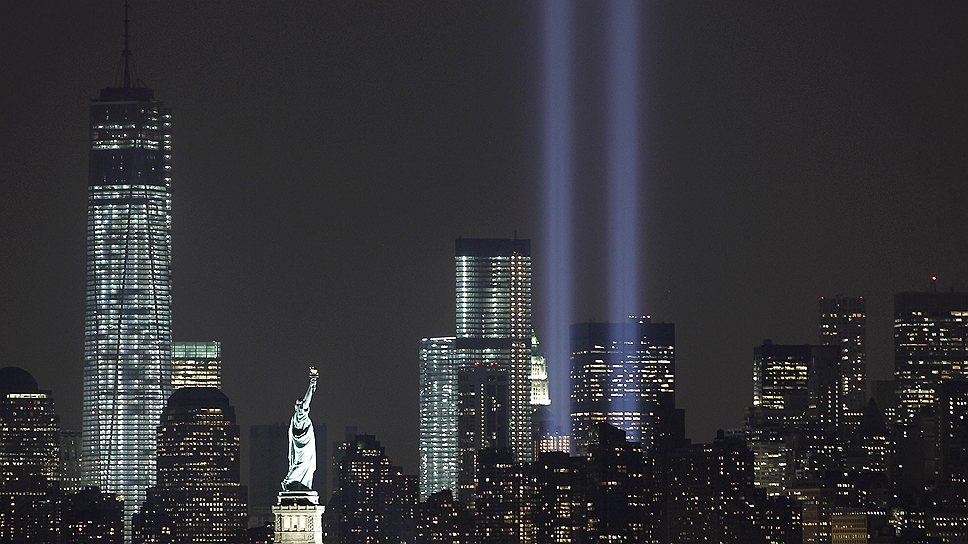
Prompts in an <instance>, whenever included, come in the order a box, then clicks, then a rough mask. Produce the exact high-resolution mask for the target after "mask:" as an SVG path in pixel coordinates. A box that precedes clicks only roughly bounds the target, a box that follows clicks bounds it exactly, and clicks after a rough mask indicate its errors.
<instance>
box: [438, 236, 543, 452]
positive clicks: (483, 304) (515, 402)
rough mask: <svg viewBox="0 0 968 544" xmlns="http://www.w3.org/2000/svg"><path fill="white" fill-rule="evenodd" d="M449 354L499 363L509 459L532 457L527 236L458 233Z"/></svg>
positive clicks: (463, 361) (467, 362) (463, 362)
mask: <svg viewBox="0 0 968 544" xmlns="http://www.w3.org/2000/svg"><path fill="white" fill-rule="evenodd" d="M454 264H455V273H456V274H455V275H456V282H457V300H456V310H457V311H456V313H457V316H456V329H457V330H456V333H457V334H456V336H457V338H456V339H455V340H454V350H455V355H456V357H457V359H458V366H459V368H464V367H467V366H471V365H474V364H480V363H486V364H499V365H502V366H503V367H505V368H507V371H508V376H509V406H508V408H509V409H508V420H509V421H508V429H509V433H510V435H509V443H510V449H511V451H512V452H513V454H514V460H515V462H518V463H527V462H529V461H531V457H532V434H531V425H532V417H531V416H532V411H533V410H532V406H531V331H532V326H531V241H530V240H516V239H514V240H511V239H468V238H458V239H457V243H456V251H455V258H454Z"/></svg>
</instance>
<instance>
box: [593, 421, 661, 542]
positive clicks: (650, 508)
mask: <svg viewBox="0 0 968 544" xmlns="http://www.w3.org/2000/svg"><path fill="white" fill-rule="evenodd" d="M643 453H644V452H643V450H642V445H641V444H639V443H637V442H629V441H627V440H626V434H625V431H623V430H621V429H619V428H617V427H614V426H612V425H609V424H606V423H599V424H598V425H596V426H594V427H592V429H591V433H590V436H589V441H588V446H587V454H586V458H587V461H586V462H587V465H586V466H587V471H588V472H587V473H588V479H589V486H588V490H587V500H588V507H589V512H588V531H589V533H588V536H589V538H590V539H591V540H590V541H591V542H629V543H631V542H643V543H648V542H655V541H656V539H657V538H658V535H656V534H655V531H656V527H657V526H658V521H657V519H656V517H655V515H656V512H655V510H654V503H653V501H652V498H651V496H650V491H651V486H650V482H649V472H650V469H649V467H648V465H647V462H646V457H645V456H644V455H643Z"/></svg>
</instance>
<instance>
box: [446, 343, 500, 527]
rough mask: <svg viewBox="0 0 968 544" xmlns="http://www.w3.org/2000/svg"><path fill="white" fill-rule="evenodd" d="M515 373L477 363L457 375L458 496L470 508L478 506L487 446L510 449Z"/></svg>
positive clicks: (498, 364) (492, 364)
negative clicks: (480, 462)
mask: <svg viewBox="0 0 968 544" xmlns="http://www.w3.org/2000/svg"><path fill="white" fill-rule="evenodd" d="M510 381H511V375H510V372H508V369H507V367H506V366H505V365H503V364H501V363H497V362H494V363H474V364H471V365H469V366H467V367H464V368H462V369H460V371H459V372H458V376H457V391H458V401H457V446H458V453H459V456H458V459H459V464H458V467H459V470H458V476H457V481H458V485H459V492H458V493H459V494H458V497H459V499H460V501H461V504H462V505H463V506H464V508H465V509H466V510H468V511H469V510H472V509H473V506H474V496H475V486H476V484H477V480H478V478H477V455H478V453H480V452H481V451H483V450H484V449H487V448H495V449H502V450H508V451H509V448H510V428H509V426H508V411H509V410H510V391H511V384H510Z"/></svg>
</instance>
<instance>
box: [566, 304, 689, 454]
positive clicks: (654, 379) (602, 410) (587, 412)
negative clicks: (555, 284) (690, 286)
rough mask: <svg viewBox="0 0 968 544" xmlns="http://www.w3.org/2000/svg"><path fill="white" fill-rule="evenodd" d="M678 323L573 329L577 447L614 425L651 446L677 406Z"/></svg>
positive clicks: (643, 322)
mask: <svg viewBox="0 0 968 544" xmlns="http://www.w3.org/2000/svg"><path fill="white" fill-rule="evenodd" d="M675 334H676V333H675V325H674V324H672V323H652V322H651V321H649V320H648V318H644V319H641V320H640V319H635V320H629V321H626V322H623V323H581V324H577V325H572V327H571V352H572V353H571V432H572V447H573V448H574V449H575V450H576V451H579V452H581V451H584V448H585V447H587V446H588V444H589V443H590V440H591V434H590V433H591V431H592V430H593V429H594V428H595V427H596V426H597V425H598V424H599V423H608V424H610V425H613V426H615V427H617V428H618V429H620V430H622V431H623V432H625V433H626V435H627V437H628V440H630V441H632V442H641V443H642V444H643V446H644V447H645V448H650V447H652V446H653V445H654V444H655V440H656V438H657V437H658V436H659V434H660V433H663V432H664V429H667V428H668V427H663V425H664V424H665V423H671V418H672V414H673V411H674V409H675V368H676V358H675V343H676V340H675Z"/></svg>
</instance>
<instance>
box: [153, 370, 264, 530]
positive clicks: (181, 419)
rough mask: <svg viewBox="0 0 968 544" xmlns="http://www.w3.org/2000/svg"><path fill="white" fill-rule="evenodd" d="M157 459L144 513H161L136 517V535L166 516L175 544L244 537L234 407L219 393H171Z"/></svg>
mask: <svg viewBox="0 0 968 544" xmlns="http://www.w3.org/2000/svg"><path fill="white" fill-rule="evenodd" d="M157 459H158V476H157V482H158V483H157V486H156V487H155V488H153V489H152V490H151V492H150V493H149V496H148V500H147V501H146V503H145V507H144V508H143V511H144V512H143V513H144V514H147V513H148V512H157V513H159V514H163V516H144V519H143V520H140V519H139V521H136V522H135V525H136V528H135V529H136V532H137V533H139V534H140V535H145V536H147V535H150V534H151V533H152V532H153V531H154V530H157V529H160V528H161V527H159V526H160V525H162V524H160V523H159V522H158V519H159V518H161V517H164V518H167V520H169V521H170V528H171V530H172V531H173V534H172V540H171V542H173V543H174V544H199V543H213V544H214V543H218V542H232V541H234V540H233V539H241V537H242V536H244V534H245V529H246V504H245V499H246V489H245V487H243V486H242V485H241V484H240V483H239V482H240V479H239V478H240V468H239V467H240V457H239V426H238V425H237V424H236V422H235V408H234V407H232V406H231V405H230V404H229V399H228V398H227V397H226V396H225V395H224V394H223V393H222V392H221V391H219V390H218V389H215V388H212V387H189V388H183V389H179V390H177V391H175V392H174V393H173V394H172V395H171V398H170V399H168V405H167V407H166V408H165V413H164V416H163V418H162V420H161V425H160V426H159V427H158V457H157ZM152 517H153V518H154V519H152ZM146 540H147V538H146Z"/></svg>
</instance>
